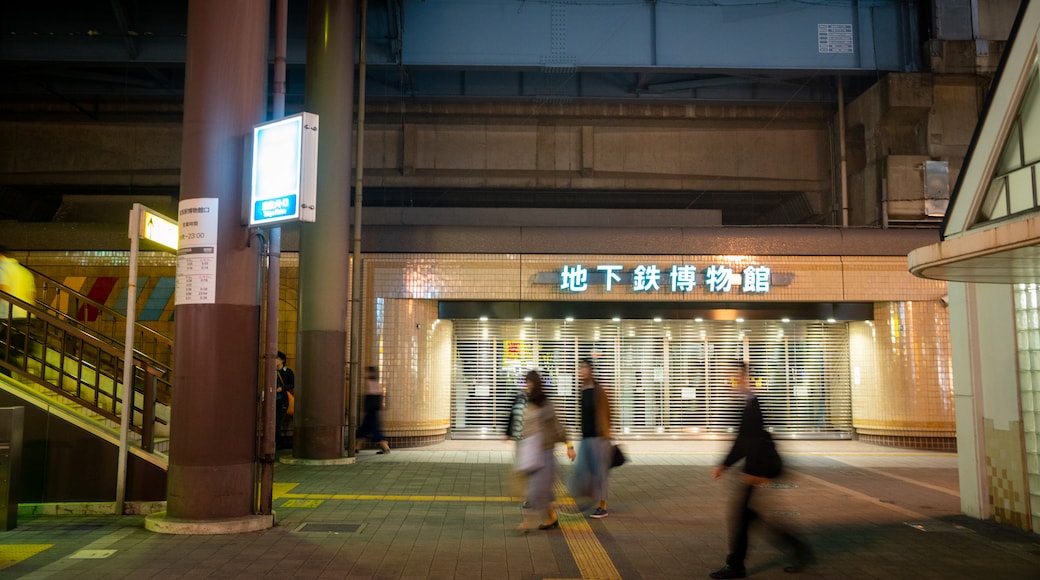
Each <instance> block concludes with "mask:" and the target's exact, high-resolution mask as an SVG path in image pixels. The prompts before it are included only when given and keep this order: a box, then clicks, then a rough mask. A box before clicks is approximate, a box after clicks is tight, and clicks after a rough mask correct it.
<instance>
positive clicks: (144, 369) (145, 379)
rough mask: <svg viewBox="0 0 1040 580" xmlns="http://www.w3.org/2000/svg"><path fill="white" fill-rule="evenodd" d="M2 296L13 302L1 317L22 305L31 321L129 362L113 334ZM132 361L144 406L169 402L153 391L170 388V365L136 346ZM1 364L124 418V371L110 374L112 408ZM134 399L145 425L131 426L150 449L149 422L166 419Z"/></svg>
mask: <svg viewBox="0 0 1040 580" xmlns="http://www.w3.org/2000/svg"><path fill="white" fill-rule="evenodd" d="M0 298H2V299H3V300H5V301H7V302H8V303H9V304H10V306H9V307H8V311H7V312H0V319H3V320H10V312H11V309H12V308H13V307H19V308H21V309H23V310H25V311H26V312H27V313H28V319H29V320H30V321H31V318H36V319H39V320H42V321H44V323H45V325H46V326H50V327H54V328H57V329H59V330H61V331H63V332H66V333H69V334H71V335H72V336H74V337H76V338H79V339H82V340H84V341H86V342H87V343H89V344H90V346H92V347H94V348H96V349H98V350H99V351H102V352H104V353H105V354H107V355H108V356H110V357H113V358H114V359H115V360H118V361H121V362H122V363H123V364H127V363H126V361H125V360H124V359H123V355H124V353H123V350H122V349H120V348H117V347H116V346H113V345H112V344H109V342H110V341H111V338H109V337H106V338H107V339H108V340H101V339H100V338H98V337H97V336H95V334H94V333H90V332H86V331H84V330H83V329H81V328H77V327H76V326H75V325H71V324H68V323H66V322H65V321H64V320H62V319H60V318H58V317H56V316H54V315H52V314H50V312H49V311H50V310H51V309H50V308H41V307H40V306H39V305H37V304H34V303H30V302H25V301H23V300H22V299H20V298H18V297H17V296H14V295H11V294H8V293H7V292H5V291H3V290H0ZM28 327H29V328H31V324H30V325H28ZM44 340H46V337H44ZM7 348H10V346H8V347H7ZM62 354H64V353H62ZM26 356H27V355H26ZM44 359H46V356H44ZM25 364H26V365H27V364H28V363H27V362H26V363H25ZM79 364H80V365H82V364H84V362H83V360H82V359H80V361H79ZM131 364H133V365H134V367H135V369H139V370H140V375H139V374H138V373H137V372H136V371H135V372H134V373H133V376H134V381H133V383H134V384H133V385H132V387H133V392H134V394H135V395H136V394H141V396H142V400H143V402H144V405H145V407H147V406H148V405H149V404H154V403H161V404H168V402H164V401H161V400H158V399H157V398H156V393H155V392H154V390H155V388H156V384H157V383H158V382H162V383H164V384H165V385H166V390H167V392H169V385H170V383H169V381H168V380H166V379H165V378H163V376H164V375H166V376H168V374H169V372H170V369H169V368H166V366H165V365H162V364H160V363H159V362H157V361H155V360H153V359H151V358H150V357H148V356H147V355H145V354H144V353H139V352H137V351H136V350H135V351H134V357H133V361H132V362H131ZM0 366H2V367H3V368H6V369H8V370H13V371H15V372H17V373H18V374H19V376H21V377H24V378H26V379H28V380H30V381H32V382H34V383H36V384H37V385H40V386H41V387H44V388H46V389H48V390H50V391H52V392H54V393H56V394H58V395H60V396H62V397H64V398H66V399H69V400H72V401H75V402H76V404H79V405H82V406H84V407H86V408H88V409H91V410H92V411H94V412H96V413H98V414H100V415H101V416H103V417H105V418H106V419H109V420H111V421H114V422H119V421H120V419H121V416H120V413H117V412H116V402H117V401H119V402H121V404H122V409H123V411H122V412H125V410H126V402H125V401H121V399H120V397H119V395H120V394H121V393H122V389H119V388H118V387H119V386H121V385H122V373H118V376H115V375H116V373H112V375H110V376H109V377H108V378H109V380H111V381H112V388H113V393H112V395H111V398H112V401H113V404H112V409H106V408H104V407H101V406H99V405H97V404H95V403H94V402H92V401H90V400H87V399H83V398H80V397H75V396H72V395H70V393H68V392H67V391H65V390H64V389H63V388H62V387H61V386H60V385H57V386H56V385H52V384H50V383H49V382H47V381H46V380H45V378H44V377H39V376H36V375H34V374H31V373H29V372H28V371H27V369H22V368H18V367H17V366H14V365H12V364H11V363H10V362H7V361H4V360H0ZM61 372H62V374H63V375H64V373H65V369H64V368H62V369H61ZM95 373H101V369H100V368H95ZM42 374H44V375H46V373H42ZM139 376H140V379H141V380H140V381H139V380H138V377H139ZM139 382H140V383H141V384H140V385H139V384H138V383H139ZM96 388H97V385H95V389H96ZM131 399H132V400H131V401H130V402H129V408H130V412H131V413H134V412H140V413H141V416H142V425H141V427H137V426H136V425H134V424H133V421H131V422H130V426H131V430H132V431H134V432H135V433H137V434H139V435H141V436H142V441H141V445H142V448H144V449H146V450H149V451H150V450H151V449H152V447H153V444H154V441H152V440H146V438H148V439H150V438H152V437H153V433H154V430H153V429H152V426H151V425H150V424H149V423H154V422H158V423H161V424H166V421H165V420H163V419H161V418H158V417H156V416H155V413H154V410H152V409H148V408H141V407H137V406H136V402H135V399H136V397H132V398H131Z"/></svg>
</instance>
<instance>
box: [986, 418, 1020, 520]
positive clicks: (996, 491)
mask: <svg viewBox="0 0 1040 580" xmlns="http://www.w3.org/2000/svg"><path fill="white" fill-rule="evenodd" d="M985 429H986V475H987V478H988V480H989V504H990V509H991V510H992V512H993V519H994V520H995V521H997V522H1000V523H1004V524H1008V525H1012V526H1015V527H1017V528H1021V529H1023V530H1029V529H1031V528H1030V521H1029V510H1028V509H1027V506H1026V497H1027V495H1028V494H1027V493H1026V492H1025V491H1024V490H1023V488H1022V487H1023V482H1024V481H1025V468H1024V466H1023V465H1022V457H1023V454H1022V425H1021V424H1020V423H1018V422H1013V423H1010V424H1009V425H1008V428H1007V429H997V428H996V427H995V426H994V424H993V420H992V419H986V426H985Z"/></svg>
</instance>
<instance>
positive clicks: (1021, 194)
mask: <svg viewBox="0 0 1040 580" xmlns="http://www.w3.org/2000/svg"><path fill="white" fill-rule="evenodd" d="M1008 191H1009V193H1010V195H1011V213H1013V214H1014V213H1018V212H1021V211H1025V210H1028V209H1032V208H1033V206H1034V204H1033V169H1032V167H1025V168H1022V169H1019V170H1016V171H1013V172H1012V173H1011V174H1010V175H1008Z"/></svg>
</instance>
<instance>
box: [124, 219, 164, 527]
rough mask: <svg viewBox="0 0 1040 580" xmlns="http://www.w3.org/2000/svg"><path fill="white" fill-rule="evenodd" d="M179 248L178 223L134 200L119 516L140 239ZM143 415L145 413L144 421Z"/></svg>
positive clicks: (130, 411)
mask: <svg viewBox="0 0 1040 580" xmlns="http://www.w3.org/2000/svg"><path fill="white" fill-rule="evenodd" d="M142 237H144V238H145V239H146V240H149V241H151V242H154V243H156V244H159V245H161V246H164V247H165V248H169V249H173V250H174V251H176V249H177V223H176V222H174V221H172V220H170V219H169V218H166V217H164V216H162V215H161V214H159V213H156V212H154V211H152V210H150V209H148V208H147V207H145V206H143V205H141V204H139V203H135V204H134V206H133V208H131V209H130V277H129V279H128V281H127V286H126V334H125V339H124V345H123V394H122V397H123V403H122V406H123V407H122V416H121V421H120V424H119V466H118V468H117V470H118V471H117V473H116V506H115V512H116V515H123V504H124V502H125V499H126V464H127V453H128V451H129V439H130V421H132V420H133V416H134V325H135V324H136V322H137V254H138V251H139V249H140V245H141V242H140V240H141V238H142ZM143 417H144V414H142V420H143Z"/></svg>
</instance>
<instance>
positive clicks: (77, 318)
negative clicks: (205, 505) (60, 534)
mask: <svg viewBox="0 0 1040 580" xmlns="http://www.w3.org/2000/svg"><path fill="white" fill-rule="evenodd" d="M34 275H35V276H36V290H37V293H36V300H35V302H34V303H28V302H24V301H22V300H19V299H18V298H16V297H14V296H12V295H10V294H7V293H6V292H3V291H2V290H0V304H4V302H6V304H4V308H3V309H2V310H3V311H0V407H11V406H22V407H25V432H24V437H23V440H24V447H23V451H22V485H21V494H20V495H21V496H20V497H19V503H20V504H23V505H24V504H53V503H68V502H111V501H113V499H114V497H115V490H116V479H117V469H118V461H119V435H120V433H119V431H120V423H121V421H122V415H123V413H124V411H125V410H127V409H129V410H130V411H131V412H132V415H131V421H130V432H129V457H128V461H127V473H126V500H127V501H128V502H139V501H140V502H143V501H161V500H164V499H165V496H166V469H167V465H168V458H167V455H166V451H167V449H168V441H169V409H170V407H169V404H170V385H171V379H172V370H171V368H170V367H171V365H170V362H169V361H171V360H172V348H173V341H172V340H171V339H169V338H168V337H165V336H162V335H161V334H159V333H156V332H155V331H154V330H152V329H149V328H147V327H145V326H143V325H135V330H134V333H135V334H134V336H135V339H134V344H135V349H134V353H133V357H132V359H133V360H132V361H130V363H129V364H132V365H133V369H132V375H131V376H132V377H133V380H132V393H133V397H132V401H130V402H128V403H127V404H124V401H123V396H122V393H123V376H124V368H125V367H124V365H125V364H127V362H126V361H125V360H124V358H125V357H124V343H123V338H122V337H125V335H126V334H125V333H126V317H125V316H124V315H122V314H120V313H118V312H116V311H114V310H112V309H110V308H108V307H106V306H105V305H104V304H100V303H98V302H96V301H94V300H91V299H90V298H89V297H87V296H84V295H82V294H80V293H78V292H77V291H75V290H73V289H71V288H68V287H66V286H64V285H62V284H60V283H59V282H57V281H55V280H52V279H50V278H47V277H46V276H43V275H42V274H39V273H37V272H34ZM117 337H118V338H117ZM138 345H141V347H142V348H141V349H138V348H136V347H137V346H138Z"/></svg>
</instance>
